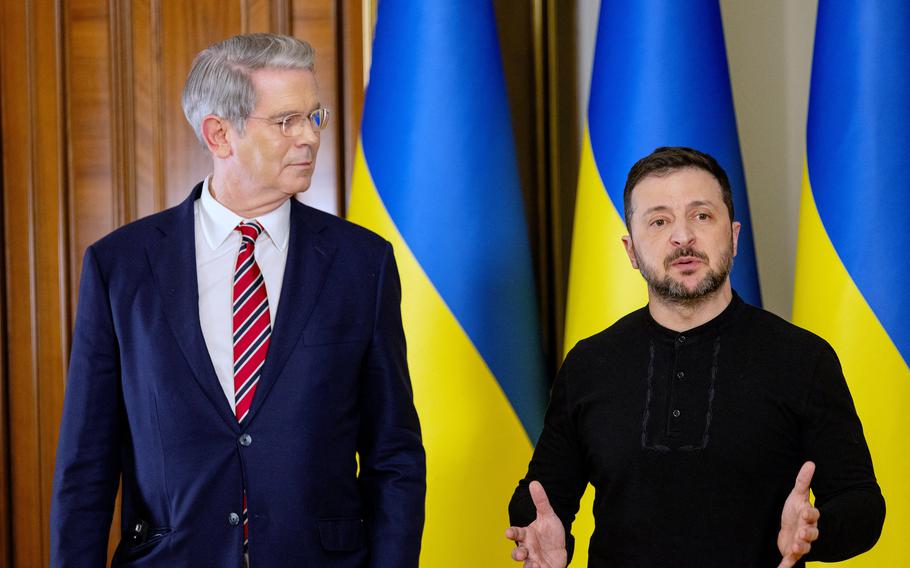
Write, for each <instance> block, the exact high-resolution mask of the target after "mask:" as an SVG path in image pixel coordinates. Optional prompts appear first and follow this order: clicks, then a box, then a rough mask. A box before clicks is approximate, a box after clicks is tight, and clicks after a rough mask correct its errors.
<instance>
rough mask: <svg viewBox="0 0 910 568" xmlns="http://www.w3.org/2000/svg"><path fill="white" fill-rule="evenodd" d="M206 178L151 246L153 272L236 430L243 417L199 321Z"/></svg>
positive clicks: (192, 359)
mask: <svg viewBox="0 0 910 568" xmlns="http://www.w3.org/2000/svg"><path fill="white" fill-rule="evenodd" d="M201 190H202V184H201V183H200V184H199V185H197V186H196V187H195V188H194V189H193V192H192V194H191V195H190V197H189V198H187V199H186V201H184V202H183V203H181V204H180V205H178V206H177V207H175V208H174V209H173V210H172V215H169V216H166V217H164V218H162V220H161V221H160V222H159V224H158V231H159V233H160V239H159V240H158V241H157V242H151V243H149V245H148V246H147V247H146V252H147V254H148V258H149V262H150V264H151V266H152V272H153V273H154V275H155V281H156V283H157V284H158V289H159V291H160V293H161V298H162V306H163V309H164V313H165V316H166V317H167V320H168V323H169V324H170V327H171V330H173V332H174V336H175V337H176V339H177V345H179V346H180V350H181V351H182V352H183V356H184V357H185V358H186V361H187V363H189V365H190V368H191V369H192V370H193V378H194V379H195V380H196V383H197V384H198V385H199V388H201V389H202V392H203V393H205V396H206V398H208V399H209V402H211V403H212V405H213V406H214V407H215V409H216V410H217V411H218V414H219V415H221V417H222V418H223V419H224V420H225V422H227V423H228V425H229V426H230V427H231V428H233V429H234V430H237V431H239V429H240V427H239V425H238V424H237V419H236V418H235V417H234V413H233V412H232V411H231V406H230V403H228V401H227V399H226V398H225V396H224V391H223V390H222V389H221V384H220V383H219V382H218V376H217V375H216V374H215V368H214V367H213V366H212V360H211V357H209V352H208V349H207V347H206V344H205V337H204V336H203V335H202V326H201V325H200V323H199V285H198V282H197V279H196V231H195V220H194V203H195V201H196V199H198V198H199V194H200V192H201Z"/></svg>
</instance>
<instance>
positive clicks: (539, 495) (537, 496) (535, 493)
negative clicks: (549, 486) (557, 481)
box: [528, 481, 553, 515]
mask: <svg viewBox="0 0 910 568" xmlns="http://www.w3.org/2000/svg"><path fill="white" fill-rule="evenodd" d="M528 490H529V491H530V492H531V499H532V500H533V501H534V506H535V507H537V514H538V515H552V514H553V507H552V506H551V505H550V500H549V499H548V498H547V492H546V491H544V490H543V485H541V484H540V482H539V481H532V482H531V485H529V486H528Z"/></svg>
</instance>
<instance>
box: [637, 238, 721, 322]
mask: <svg viewBox="0 0 910 568" xmlns="http://www.w3.org/2000/svg"><path fill="white" fill-rule="evenodd" d="M684 256H691V257H694V258H698V259H700V260H702V261H703V262H704V263H705V264H707V265H708V267H709V270H708V273H707V274H705V277H704V278H702V279H701V280H700V281H699V282H698V283H697V284H696V285H695V286H694V287H692V288H687V287H686V286H685V285H684V284H683V283H682V282H679V281H678V280H674V279H673V278H672V277H671V276H670V275H669V273H667V274H666V275H665V276H664V277H663V278H661V277H659V276H657V271H656V270H655V269H654V267H653V266H649V265H648V264H647V263H644V262H642V260H641V258H639V256H638V252H637V251H636V252H635V259H636V261H637V262H638V270H639V272H641V275H642V277H643V278H644V279H645V282H647V283H648V289H649V290H651V292H653V293H654V294H655V295H656V296H657V297H659V298H661V299H662V300H664V301H666V302H668V303H671V304H678V305H682V306H690V307H691V306H696V305H698V304H700V303H702V302H703V301H705V300H706V299H707V298H709V297H710V296H711V295H712V294H713V293H715V292H716V291H717V290H718V289H719V288H720V287H721V286H722V285H723V283H724V282H725V281H726V280H727V278H728V277H729V276H730V270H731V268H732V267H733V241H732V239H731V241H730V246H729V247H728V248H727V250H725V251H723V253H722V254H721V257H720V265H719V266H718V267H717V269H714V268H710V266H711V263H710V259H709V258H708V255H707V254H705V253H703V252H701V251H698V250H695V249H692V248H681V249H676V251H674V252H673V253H672V254H670V255H668V256H667V258H665V259H664V270H665V271H668V272H669V270H670V265H671V264H672V263H673V262H674V261H675V260H677V259H679V258H682V257H684Z"/></svg>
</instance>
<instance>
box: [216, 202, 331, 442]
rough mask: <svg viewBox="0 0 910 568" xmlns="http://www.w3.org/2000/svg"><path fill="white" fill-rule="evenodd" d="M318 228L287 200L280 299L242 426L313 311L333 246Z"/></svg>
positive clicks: (299, 206)
mask: <svg viewBox="0 0 910 568" xmlns="http://www.w3.org/2000/svg"><path fill="white" fill-rule="evenodd" d="M322 228H323V227H322V226H321V225H320V224H319V223H318V222H317V221H316V220H315V219H314V218H313V216H311V215H309V214H308V209H307V207H306V206H305V205H303V204H301V203H299V202H298V201H297V200H296V199H292V200H291V223H290V235H289V242H288V247H289V248H288V258H287V262H286V263H285V267H284V278H283V280H282V284H281V299H280V300H279V301H278V313H277V314H276V316H275V322H274V326H273V327H272V337H271V339H270V341H269V352H268V354H267V355H266V358H265V364H264V365H263V368H262V377H261V378H260V379H259V384H258V385H257V386H256V393H255V394H254V395H253V403H252V405H251V407H250V412H249V414H248V415H247V418H246V420H244V426H245V427H246V426H247V425H248V424H249V423H250V422H251V421H252V420H253V419H255V417H256V414H257V412H258V410H259V408H260V407H261V406H262V404H263V403H264V401H265V399H266V397H267V396H268V394H269V391H270V390H271V389H272V386H273V385H274V384H275V381H276V380H277V378H278V376H279V375H281V371H282V370H283V369H284V366H285V363H287V360H288V357H289V356H290V354H291V352H292V351H293V349H294V346H295V345H296V344H297V341H298V340H299V339H300V334H301V333H302V332H303V328H304V327H306V323H307V321H308V320H309V318H310V315H311V314H312V313H313V308H314V307H315V306H316V300H317V299H318V297H319V293H320V292H321V290H322V286H323V284H324V283H325V279H326V276H327V275H328V272H329V268H330V267H331V265H332V260H333V259H334V257H335V247H334V246H333V245H331V244H329V243H328V242H326V241H325V239H323V238H322V237H321V236H320V235H319V232H320V231H321V230H322ZM222 398H223V397H222Z"/></svg>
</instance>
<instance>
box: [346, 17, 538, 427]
mask: <svg viewBox="0 0 910 568" xmlns="http://www.w3.org/2000/svg"><path fill="white" fill-rule="evenodd" d="M362 141H363V152H364V156H365V158H366V162H367V165H368V167H369V170H370V174H371V176H372V178H373V182H374V183H375V186H376V189H377V191H378V192H379V195H380V197H381V198H382V201H383V203H384V204H385V206H386V209H387V210H388V212H389V215H390V216H391V218H392V220H393V221H394V222H395V226H396V227H397V228H398V230H399V231H400V232H401V235H402V237H403V238H404V240H405V241H406V242H407V243H408V246H409V247H410V249H411V250H412V251H413V253H414V256H415V257H416V258H417V261H418V262H419V263H420V266H421V268H422V269H423V270H424V271H425V272H426V274H427V276H428V277H429V279H430V281H431V282H432V283H433V285H434V286H435V288H436V289H437V290H438V292H439V294H440V295H441V296H442V298H443V300H444V301H445V303H446V305H447V306H448V307H449V309H450V310H451V311H452V313H453V315H454V316H455V318H456V319H457V320H458V322H459V323H460V324H461V326H462V328H463V329H464V330H465V332H466V333H467V334H468V336H469V337H470V339H471V341H472V342H473V344H474V346H475V347H476V348H477V350H478V351H479V353H480V355H481V356H482V357H483V359H484V361H485V362H486V364H487V365H488V366H489V368H490V370H491V371H492V373H493V375H494V376H495V377H496V380H497V381H498V382H499V385H500V386H501V388H502V390H503V391H504V392H505V394H506V396H507V397H508V399H509V401H510V402H511V404H512V407H513V408H514V409H515V411H516V413H517V414H518V417H519V419H520V420H521V422H522V424H523V425H524V428H525V430H526V431H527V433H528V436H529V438H530V439H531V441H532V442H534V441H536V440H537V436H538V435H539V434H540V430H541V428H542V427H543V413H544V409H545V408H546V400H547V389H546V385H547V381H546V379H545V376H544V372H543V357H542V345H541V339H540V326H539V322H538V315H537V297H536V292H535V289H534V274H533V271H532V269H531V254H530V246H529V244H528V233H527V227H526V225H525V216H524V209H523V203H522V194H521V187H520V184H519V179H518V170H517V165H516V158H515V149H514V147H513V135H512V127H511V121H510V115H509V107H508V101H507V99H506V90H505V81H504V78H503V73H502V62H501V60H500V51H499V40H498V37H497V35H496V27H495V19H494V13H493V6H492V4H491V3H490V2H489V0H472V1H465V2H448V1H446V2H410V1H404V0H383V2H382V5H381V7H380V12H379V19H378V21H377V25H376V39H375V41H374V44H373V63H372V67H371V71H370V84H369V87H368V89H367V93H366V102H365V105H364V113H363V124H362Z"/></svg>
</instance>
